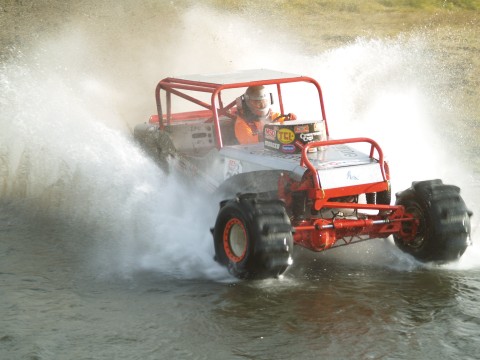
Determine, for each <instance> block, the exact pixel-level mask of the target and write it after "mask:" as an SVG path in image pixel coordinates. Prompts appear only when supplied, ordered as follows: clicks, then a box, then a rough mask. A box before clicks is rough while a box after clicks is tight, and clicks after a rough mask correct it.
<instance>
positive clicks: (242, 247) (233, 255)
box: [223, 218, 248, 262]
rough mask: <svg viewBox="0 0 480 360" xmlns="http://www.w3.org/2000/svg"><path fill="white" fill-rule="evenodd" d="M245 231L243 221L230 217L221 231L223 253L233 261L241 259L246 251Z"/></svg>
mask: <svg viewBox="0 0 480 360" xmlns="http://www.w3.org/2000/svg"><path fill="white" fill-rule="evenodd" d="M247 243H248V240H247V232H246V230H245V226H244V225H243V223H242V222H241V221H240V220H239V219H237V218H233V219H230V220H229V221H228V222H227V224H226V226H225V230H224V231H223V248H224V249H225V254H227V257H228V258H229V259H230V260H232V261H233V262H239V261H242V259H243V258H244V257H245V255H246V253H247Z"/></svg>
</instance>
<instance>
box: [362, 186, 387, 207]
mask: <svg viewBox="0 0 480 360" xmlns="http://www.w3.org/2000/svg"><path fill="white" fill-rule="evenodd" d="M365 195H366V198H367V204H379V205H390V202H391V201H392V191H391V190H390V189H388V190H385V191H380V192H378V193H368V194H365Z"/></svg>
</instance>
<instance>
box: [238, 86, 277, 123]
mask: <svg viewBox="0 0 480 360" xmlns="http://www.w3.org/2000/svg"><path fill="white" fill-rule="evenodd" d="M244 97H245V103H246V104H247V106H248V108H249V109H250V111H251V112H252V113H254V114H255V115H257V116H267V114H268V113H269V111H270V105H271V104H272V99H271V96H270V93H268V92H267V89H265V87H264V86H263V85H260V86H250V87H249V88H247V91H245V95H244Z"/></svg>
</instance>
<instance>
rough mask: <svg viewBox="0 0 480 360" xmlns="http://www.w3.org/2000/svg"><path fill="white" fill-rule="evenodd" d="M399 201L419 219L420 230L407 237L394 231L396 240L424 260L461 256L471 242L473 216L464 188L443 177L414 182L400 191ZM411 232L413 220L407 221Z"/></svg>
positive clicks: (398, 244)
mask: <svg viewBox="0 0 480 360" xmlns="http://www.w3.org/2000/svg"><path fill="white" fill-rule="evenodd" d="M396 204H397V205H403V206H404V207H405V211H406V212H407V213H408V214H411V215H413V217H414V218H416V219H418V220H419V226H418V231H417V234H416V235H415V237H414V239H413V240H410V241H406V240H404V239H402V238H401V237H399V236H398V235H394V240H395V244H396V245H397V246H398V247H399V248H400V249H401V250H403V251H404V252H406V253H408V254H410V255H412V256H414V257H415V258H416V259H417V260H420V261H422V262H437V263H446V262H450V261H454V260H456V259H458V258H459V257H460V256H462V254H463V253H464V252H465V250H466V248H467V246H468V245H469V243H470V216H471V215H472V214H471V212H470V211H469V210H468V209H467V207H466V205H465V202H464V201H463V199H462V197H461V196H460V189H459V188H458V187H456V186H453V185H444V184H443V183H442V181H441V180H430V181H419V182H414V183H413V184H412V186H411V187H410V188H409V189H407V190H405V191H402V192H400V193H399V194H397V201H396ZM404 226H405V228H404V230H405V232H409V230H410V227H409V226H410V224H408V223H405V224H404Z"/></svg>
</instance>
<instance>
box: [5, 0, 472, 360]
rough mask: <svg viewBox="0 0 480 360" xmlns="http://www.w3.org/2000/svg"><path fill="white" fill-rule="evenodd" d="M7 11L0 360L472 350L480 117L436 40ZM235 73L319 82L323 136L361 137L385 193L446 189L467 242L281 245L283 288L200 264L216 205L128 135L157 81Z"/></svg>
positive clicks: (118, 13)
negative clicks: (371, 150)
mask: <svg viewBox="0 0 480 360" xmlns="http://www.w3.org/2000/svg"><path fill="white" fill-rule="evenodd" d="M214 3H215V2H214ZM38 4H41V6H40V5H38ZM2 10H3V12H4V14H3V17H2V18H1V19H2V22H3V24H2V28H4V29H7V25H8V29H9V30H11V32H12V33H13V34H12V33H11V34H10V36H6V37H5V36H4V37H3V38H2V39H3V40H2V41H3V42H4V44H3V45H4V46H3V50H2V53H1V55H2V58H1V60H2V62H1V64H0V104H1V113H0V195H1V197H0V298H1V302H0V359H76V360H77V359H292V358H296V359H314V358H325V359H350V358H358V359H405V358H425V359H451V358H462V359H476V358H478V346H479V344H480V306H479V305H478V301H477V299H478V297H479V296H480V280H479V275H480V262H479V261H480V249H479V247H478V241H480V239H479V236H480V235H479V232H478V225H479V220H478V217H477V216H478V215H477V214H480V208H479V206H478V200H480V196H479V189H480V171H479V170H480V169H479V165H478V164H479V162H478V137H477V134H478V133H479V132H478V131H479V130H478V122H479V120H480V115H479V114H478V113H477V112H475V110H473V111H472V108H466V109H464V108H463V107H462V105H465V102H464V101H465V99H469V97H468V96H471V94H470V95H469V94H468V91H467V90H469V88H466V87H465V88H462V87H460V88H459V84H465V83H467V82H469V81H470V80H469V79H468V78H467V75H469V74H471V71H472V66H474V63H473V60H472V63H469V62H468V61H467V62H466V63H465V62H462V61H460V62H459V63H457V65H458V68H452V67H449V66H446V60H445V59H452V56H454V54H450V55H452V56H449V55H448V54H447V55H445V54H444V53H442V52H439V51H438V49H439V48H440V47H441V45H442V44H439V43H438V41H441V40H442V39H445V38H444V37H441V36H437V37H434V36H433V37H432V36H431V35H432V34H439V33H441V32H442V31H446V30H445V28H441V29H433V30H432V29H428V31H427V30H425V31H420V30H416V31H411V32H403V33H400V34H399V35H398V36H394V37H371V36H368V37H367V36H364V34H363V33H362V34H358V36H356V35H355V34H352V35H351V36H350V37H348V38H346V39H345V38H344V36H343V34H344V32H345V28H348V26H347V25H345V24H343V23H342V24H340V25H339V30H338V32H339V34H340V33H341V34H342V36H339V37H338V38H335V39H336V40H335V41H336V42H335V43H332V42H331V43H328V44H327V43H321V42H320V41H318V39H315V38H313V37H311V35H307V34H306V33H304V32H302V31H300V30H298V31H297V32H295V31H293V30H292V28H288V29H287V28H285V29H279V28H278V27H277V28H271V27H270V26H266V24H265V21H264V20H265V19H264V18H263V17H262V16H261V12H258V11H255V12H252V11H250V10H246V9H243V10H242V9H240V10H238V9H237V10H236V11H234V12H226V11H223V10H222V8H219V7H216V8H215V7H207V6H199V5H191V4H190V3H189V2H186V1H185V2H181V1H179V2H173V1H168V2H167V1H163V2H162V1H158V2H155V1H142V2H129V1H123V2H115V3H113V2H111V3H110V2H105V3H101V4H100V5H99V4H97V3H96V2H90V1H83V2H79V3H77V4H76V5H65V4H63V3H60V2H54V1H44V2H39V3H37V5H32V4H31V3H30V2H25V1H17V2H15V3H14V2H7V3H6V5H3V7H2ZM230 10H231V9H230ZM254 10H261V9H259V8H258V7H257V8H255V9H254ZM337 15H338V14H337ZM288 20H289V21H288V23H289V24H291V23H292V22H293V23H295V21H294V20H295V19H293V21H292V19H288ZM301 21H302V19H297V22H301ZM309 21H310V20H309ZM285 23H287V18H285ZM309 24H310V22H309ZM318 26H319V33H321V30H320V24H319V25H318ZM300 27H301V26H300ZM475 29H477V30H474V31H477V33H478V24H477V28H475ZM330 31H332V32H333V33H335V30H330ZM468 31H472V30H468ZM470 34H471V33H470ZM451 35H452V36H451V37H449V38H450V39H453V40H455V39H457V38H458V36H460V37H461V36H462V34H460V35H459V34H457V33H452V34H451ZM439 39H440V40H439ZM453 40H452V41H453ZM446 45H451V44H446ZM474 45H475V44H474ZM446 48H447V49H449V48H451V46H450V47H448V46H447V47H446ZM470 50H471V49H470ZM474 50H475V49H474ZM455 51H460V50H459V49H458V47H455ZM464 51H469V50H468V49H464ZM476 51H478V48H476ZM466 58H467V59H468V57H466ZM245 68H273V69H276V70H283V71H291V72H295V73H303V74H306V75H310V76H313V77H315V78H317V79H318V80H319V81H320V83H321V84H322V86H323V91H324V95H325V101H326V108H327V117H328V119H329V126H330V132H331V134H332V135H333V136H334V137H336V138H340V137H348V136H369V137H372V138H374V139H376V140H377V141H378V142H379V143H380V145H381V146H382V147H383V149H384V152H385V153H386V154H387V156H388V158H389V160H390V168H391V172H392V178H393V187H394V191H397V190H401V189H403V188H405V187H408V186H409V185H410V183H411V181H413V180H422V179H429V178H442V179H444V181H445V182H446V183H454V184H457V185H459V186H461V188H462V194H463V196H464V198H465V200H466V202H467V205H468V206H469V207H470V209H472V210H473V211H474V213H475V215H474V217H473V218H472V221H473V224H472V236H473V242H474V245H473V246H471V247H470V248H468V249H467V252H466V253H465V255H464V256H463V257H462V258H461V259H460V260H459V261H458V262H456V263H453V264H449V265H445V266H427V265H422V264H419V263H417V262H415V261H414V260H413V259H411V258H410V257H408V256H407V255H405V254H403V253H401V252H400V251H399V250H397V249H396V248H395V246H394V245H393V244H392V242H391V240H371V241H369V242H365V243H361V244H357V245H353V246H346V247H343V248H339V249H336V250H332V251H330V252H326V253H321V254H313V253H310V252H308V251H306V250H302V249H296V252H295V258H294V265H293V266H292V267H291V269H289V271H288V272H287V273H286V274H285V276H283V278H281V279H275V280H266V281H236V280H235V279H232V278H231V277H230V276H229V275H228V274H227V272H226V271H225V270H224V269H223V268H221V267H219V266H218V265H217V264H216V263H215V262H214V261H213V246H212V239H211V235H210V232H209V228H210V226H212V225H213V223H214V219H215V215H216V211H217V206H218V205H217V204H212V203H211V200H210V199H209V197H208V196H207V195H205V194H203V193H202V192H200V191H197V189H195V188H192V187H188V186H187V185H182V182H181V181H179V179H178V177H177V175H176V174H172V175H171V176H166V175H165V174H164V173H163V172H162V171H161V170H159V169H158V168H157V167H156V166H155V165H154V164H153V163H152V162H151V161H150V160H149V159H148V158H146V157H145V156H144V155H143V153H142V152H141V151H139V149H138V148H137V147H136V146H135V144H134V143H133V142H132V138H131V132H130V129H131V128H132V126H134V124H136V123H139V122H143V121H145V120H146V119H147V118H148V116H149V115H150V114H151V113H153V112H154V111H155V105H154V97H153V91H154V87H155V85H156V82H157V81H158V80H159V79H161V78H163V77H166V76H168V75H172V74H185V73H203V72H207V73H208V72H227V71H231V70H236V69H245ZM462 69H463V70H462ZM465 69H467V70H468V71H467V70H465ZM473 70H475V68H473ZM474 74H477V75H478V73H475V72H474ZM462 89H464V90H465V91H463V90H462ZM477 94H478V92H477ZM473 109H475V108H474V107H473Z"/></svg>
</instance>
